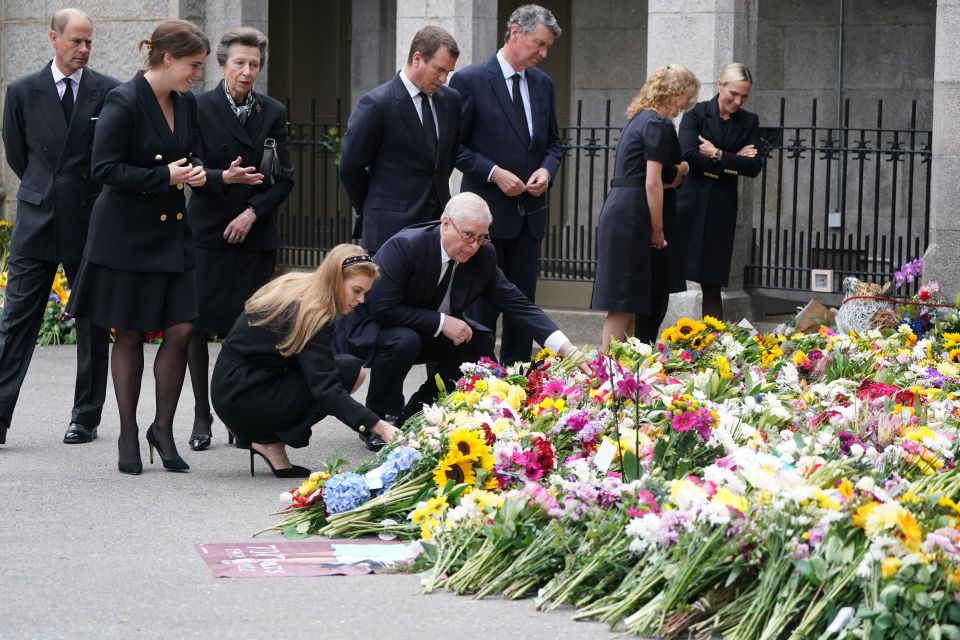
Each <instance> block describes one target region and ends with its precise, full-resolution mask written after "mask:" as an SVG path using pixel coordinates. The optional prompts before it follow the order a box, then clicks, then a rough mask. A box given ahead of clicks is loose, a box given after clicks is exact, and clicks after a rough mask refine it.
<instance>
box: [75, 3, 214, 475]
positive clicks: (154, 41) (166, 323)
mask: <svg viewBox="0 0 960 640" xmlns="http://www.w3.org/2000/svg"><path fill="white" fill-rule="evenodd" d="M144 47H146V49H147V62H146V67H147V69H146V71H141V72H138V73H137V75H136V76H134V78H133V79H132V80H130V81H129V82H125V83H123V84H121V85H119V86H118V87H116V88H115V89H113V90H112V91H111V92H110V93H109V94H108V95H107V99H106V101H105V103H104V105H103V110H102V111H101V112H100V119H99V121H98V122H97V128H96V133H95V134H94V139H93V158H92V173H93V177H94V178H95V179H96V180H98V181H99V182H102V183H103V185H104V186H103V193H102V195H101V196H100V197H99V198H98V199H97V203H96V205H94V208H93V212H92V213H91V218H90V231H89V236H88V238H87V244H86V248H85V250H84V260H83V263H82V264H81V266H80V271H79V273H78V274H77V282H76V285H75V286H74V289H73V292H72V295H71V296H70V303H69V306H68V311H69V312H70V313H71V314H73V315H74V316H77V317H80V318H89V319H90V320H92V321H93V322H94V323H95V324H97V325H99V326H102V327H114V328H116V330H117V339H116V342H115V343H114V345H113V353H112V356H111V365H110V368H111V370H112V371H111V373H112V374H113V388H114V392H115V393H116V395H117V406H118V407H119V409H120V438H119V442H118V447H119V462H118V465H117V466H118V468H119V470H120V472H121V473H130V474H139V473H140V472H141V471H142V470H143V464H142V462H141V460H140V442H139V428H138V426H137V401H138V399H139V397H140V383H141V381H142V378H143V339H144V334H145V333H147V332H155V331H158V330H163V344H161V345H160V348H159V349H158V350H157V355H156V358H155V360H154V365H153V370H154V377H155V379H156V405H157V408H156V415H155V417H154V421H153V424H152V425H151V426H150V428H149V429H147V433H146V438H147V442H148V443H149V445H150V460H151V462H152V461H153V450H154V448H156V449H157V450H158V452H159V453H160V457H161V459H162V461H163V466H164V468H166V469H167V470H169V471H185V470H187V469H189V468H190V467H189V465H187V463H186V462H184V461H183V459H182V458H181V457H180V455H179V454H178V453H177V447H176V444H175V443H174V440H173V418H174V413H175V412H176V408H177V401H178V400H179V398H180V390H181V388H182V387H183V378H184V374H185V372H186V366H187V341H188V340H189V338H190V330H191V324H192V321H193V319H194V318H195V317H196V316H197V297H196V296H197V294H196V285H195V283H194V276H193V248H192V246H191V244H192V243H191V241H190V230H189V228H188V227H187V221H186V218H185V216H184V212H185V210H186V203H185V202H184V197H183V187H184V185H189V186H190V187H193V188H199V187H202V186H203V185H204V183H205V182H206V174H205V172H204V169H203V167H202V166H201V164H200V162H199V161H198V160H197V159H196V158H193V157H192V155H193V149H194V147H195V140H194V136H195V132H196V128H197V109H196V103H195V101H194V99H193V94H191V93H189V91H190V85H191V84H192V83H193V81H194V80H196V79H197V78H199V77H200V75H201V72H202V71H203V63H204V60H205V59H206V57H207V54H208V53H209V52H210V43H209V41H208V40H207V38H206V36H204V34H203V32H202V31H200V29H199V28H197V27H196V26H195V25H193V24H191V23H189V22H186V21H184V20H167V21H165V22H162V23H160V24H159V25H158V26H157V28H156V29H155V30H154V32H153V35H152V36H151V37H150V39H149V40H143V41H142V42H141V43H140V48H141V49H142V48H144Z"/></svg>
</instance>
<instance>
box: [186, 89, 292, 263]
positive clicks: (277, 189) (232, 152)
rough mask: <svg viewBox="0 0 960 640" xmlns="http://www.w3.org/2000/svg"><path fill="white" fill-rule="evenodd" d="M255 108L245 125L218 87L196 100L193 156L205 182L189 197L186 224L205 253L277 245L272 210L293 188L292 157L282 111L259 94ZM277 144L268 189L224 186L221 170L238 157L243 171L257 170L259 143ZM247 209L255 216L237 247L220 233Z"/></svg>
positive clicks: (265, 96)
mask: <svg viewBox="0 0 960 640" xmlns="http://www.w3.org/2000/svg"><path fill="white" fill-rule="evenodd" d="M255 100H256V104H255V105H254V107H253V110H252V111H251V112H250V115H249V117H248V118H247V121H246V123H245V124H240V120H238V119H237V116H235V115H234V113H233V111H232V110H231V109H230V103H229V102H227V94H226V93H225V92H224V90H223V82H222V81H221V82H220V84H219V85H217V86H216V87H215V88H213V89H211V90H210V91H207V92H206V93H202V94H200V95H199V96H197V115H198V117H199V122H200V128H199V131H198V134H197V148H196V156H197V157H198V158H202V159H203V164H204V166H205V167H206V169H207V183H206V184H205V185H204V186H203V189H198V190H197V191H196V192H195V193H194V194H193V195H192V197H191V198H190V203H189V206H188V207H187V220H188V221H189V222H190V230H191V231H192V232H193V241H194V245H195V246H198V247H205V248H208V249H221V250H225V249H232V250H240V251H243V250H246V251H261V250H265V249H276V248H277V247H278V246H279V245H280V234H279V232H278V231H277V219H276V218H277V208H278V207H279V206H280V205H281V204H283V201H284V200H286V199H287V196H289V195H290V191H291V190H292V189H293V158H292V157H291V155H290V138H289V135H288V125H287V110H286V108H285V107H284V106H283V105H282V104H280V103H279V102H278V101H276V100H274V99H273V98H271V97H270V96H267V95H264V94H262V93H256V94H255ZM266 138H273V139H274V140H276V141H277V156H278V157H279V158H280V178H279V179H278V180H276V181H275V182H274V183H273V185H272V186H270V187H264V186H251V185H243V184H227V185H225V184H223V181H222V175H223V172H224V170H226V169H228V168H229V167H230V163H231V162H233V161H234V160H236V159H237V156H240V157H241V158H243V160H241V162H240V166H242V167H250V166H253V167H258V166H260V160H261V158H262V157H263V141H264V139H266ZM248 206H252V207H253V209H254V211H255V212H256V214H257V221H256V223H254V225H253V226H252V227H250V232H249V233H248V234H247V237H246V240H244V241H243V242H242V243H240V244H230V243H228V242H227V241H226V240H224V239H223V230H224V229H226V228H227V225H228V224H230V221H231V220H233V219H234V218H236V217H237V216H238V215H239V214H240V213H242V212H243V210H244V209H246V208H247V207H248Z"/></svg>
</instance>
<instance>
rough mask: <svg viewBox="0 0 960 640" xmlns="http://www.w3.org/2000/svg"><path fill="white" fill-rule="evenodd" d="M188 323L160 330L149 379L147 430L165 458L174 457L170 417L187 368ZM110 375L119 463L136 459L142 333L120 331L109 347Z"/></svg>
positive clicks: (137, 454)
mask: <svg viewBox="0 0 960 640" xmlns="http://www.w3.org/2000/svg"><path fill="white" fill-rule="evenodd" d="M191 327H192V325H191V323H189V322H181V323H180V324H175V325H173V326H172V327H165V328H164V330H163V344H161V345H160V348H159V349H158V350H157V356H156V358H155V359H154V361H153V376H154V379H155V380H156V400H157V401H156V405H157V412H156V414H155V417H154V420H153V424H152V425H151V429H152V431H153V435H154V437H155V438H156V439H157V442H159V444H160V448H161V450H162V451H163V452H164V453H165V454H167V457H173V456H174V455H175V454H176V451H177V447H176V444H174V441H173V416H174V414H175V413H176V410H177V402H178V401H179V400H180V390H181V389H182V388H183V377H184V375H186V367H187V343H188V341H189V339H190V331H191ZM110 369H111V372H112V374H113V389H114V392H115V393H116V395H117V407H118V408H119V409H120V440H119V447H120V462H131V461H135V460H136V461H138V460H139V459H140V441H139V427H138V426H137V404H138V403H139V401H140V385H141V383H142V382H143V333H141V332H139V331H130V330H126V329H120V330H118V331H117V341H116V342H115V343H114V344H113V353H112V355H111V358H110Z"/></svg>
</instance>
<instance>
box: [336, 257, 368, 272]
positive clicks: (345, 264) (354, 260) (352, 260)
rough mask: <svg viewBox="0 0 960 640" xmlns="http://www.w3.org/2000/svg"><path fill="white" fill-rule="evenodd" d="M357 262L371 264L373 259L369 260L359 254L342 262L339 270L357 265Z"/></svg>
mask: <svg viewBox="0 0 960 640" xmlns="http://www.w3.org/2000/svg"><path fill="white" fill-rule="evenodd" d="M358 262H373V258H371V257H370V256H368V255H367V254H365V253H361V254H360V255H358V256H350V257H349V258H347V259H346V260H344V261H343V264H341V265H340V268H341V269H346V268H347V267H349V266H350V265H352V264H357V263H358Z"/></svg>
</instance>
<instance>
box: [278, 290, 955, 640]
mask: <svg viewBox="0 0 960 640" xmlns="http://www.w3.org/2000/svg"><path fill="white" fill-rule="evenodd" d="M923 291H924V290H923V289H921V294H918V295H922V294H923ZM935 311H936V310H935ZM939 311H940V313H936V312H931V311H930V310H929V309H928V308H926V307H923V306H922V305H919V304H918V305H916V306H915V307H914V308H913V314H914V315H913V316H910V313H911V311H910V307H909V306H908V307H906V308H905V310H904V314H905V315H904V316H903V318H902V324H901V325H900V326H899V328H898V329H896V330H893V331H887V332H884V333H881V332H878V331H874V332H871V333H869V334H866V335H856V334H851V335H843V334H837V333H836V332H834V331H832V330H831V329H829V328H826V327H822V328H821V329H820V331H819V332H818V333H813V334H800V333H795V334H789V333H787V334H786V335H784V334H769V335H759V334H756V333H755V332H752V331H750V330H747V329H742V328H739V327H734V326H730V325H727V324H725V323H723V322H720V321H718V320H716V319H713V318H709V317H708V318H705V319H704V320H703V321H695V320H690V319H683V320H680V321H679V322H678V323H677V324H676V325H675V326H673V327H670V328H669V329H667V330H666V331H664V333H663V335H662V336H661V340H660V341H659V343H658V344H657V345H648V344H642V343H640V342H638V341H636V340H632V339H631V340H628V341H627V342H626V343H620V344H614V345H613V347H612V348H611V349H610V352H609V353H606V354H599V355H597V357H596V359H595V360H594V361H593V362H592V363H591V368H592V371H593V374H592V375H586V374H584V373H582V372H581V371H580V370H578V369H576V368H574V367H573V366H571V365H570V364H569V363H565V362H561V361H559V360H557V359H556V358H554V357H552V356H550V355H549V354H542V355H541V357H540V359H539V360H538V364H537V365H536V366H535V367H533V368H531V369H529V370H525V369H520V368H508V369H504V368H503V367H500V366H499V365H497V364H496V363H494V362H492V361H487V360H483V361H480V362H478V363H475V364H466V365H464V366H463V374H464V375H463V378H462V379H461V380H460V381H459V383H458V384H457V388H456V389H454V390H451V391H450V392H448V393H446V394H445V395H444V396H443V397H442V399H441V400H440V401H439V402H438V403H437V404H435V405H433V406H430V407H426V408H425V409H424V411H423V415H422V417H420V418H418V419H417V420H416V421H415V423H414V424H413V425H412V426H411V427H410V428H409V429H407V430H406V432H405V437H404V438H403V440H402V441H401V442H397V443H392V444H391V445H390V446H389V447H388V448H387V449H385V450H384V451H382V452H381V453H380V454H379V455H378V456H377V457H375V458H374V459H373V460H371V461H370V462H369V463H367V464H365V465H363V466H362V467H361V468H359V469H357V470H356V471H354V472H349V473H336V472H335V471H336V470H335V469H334V470H329V471H328V472H317V473H315V474H314V476H313V477H311V479H310V480H309V481H307V482H305V483H304V484H303V485H301V486H300V487H297V488H294V489H292V490H291V491H290V492H289V493H288V494H285V495H286V503H285V505H284V506H285V509H284V511H283V513H282V515H283V519H282V521H281V522H280V523H279V524H278V525H277V529H278V530H280V531H282V532H283V533H284V534H286V535H289V536H298V535H307V534H313V533H319V534H321V535H330V536H344V535H345V536H359V535H367V534H381V535H398V536H401V537H405V538H408V539H418V540H419V544H420V545H421V546H422V553H421V554H420V556H419V558H418V559H417V560H416V561H415V563H414V565H413V566H412V569H413V570H417V571H424V572H425V575H426V577H425V579H424V584H425V589H426V590H428V591H429V590H433V589H438V588H442V589H448V590H452V591H454V592H456V593H461V594H473V595H475V596H477V597H484V596H488V595H503V596H505V597H508V598H521V597H529V596H532V597H533V598H534V603H535V606H536V607H537V608H540V609H553V608H555V607H557V606H561V605H573V607H575V612H574V614H573V615H574V617H575V618H577V619H594V620H601V621H603V622H605V623H607V624H609V625H610V626H611V627H612V628H618V629H623V630H626V631H629V632H631V633H635V634H639V635H644V636H659V637H666V638H672V637H678V636H684V637H686V636H687V635H690V634H692V635H693V636H694V637H704V638H706V637H717V636H722V637H723V638H727V639H743V640H746V639H753V638H764V639H768V638H769V639H773V638H790V639H800V638H820V637H841V638H869V639H876V640H879V639H886V638H909V639H914V638H960V595H958V594H960V504H958V503H960V474H958V471H957V469H956V458H957V454H958V443H960V441H958V438H957V436H958V428H960V398H958V394H960V315H958V313H957V310H956V309H952V310H948V309H939ZM920 315H922V316H923V319H922V321H918V318H919V317H920Z"/></svg>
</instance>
